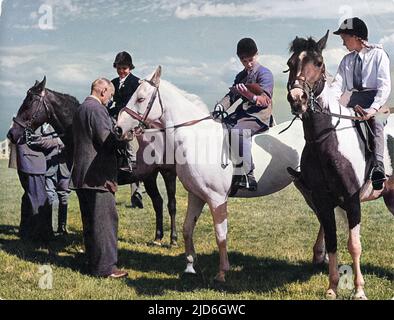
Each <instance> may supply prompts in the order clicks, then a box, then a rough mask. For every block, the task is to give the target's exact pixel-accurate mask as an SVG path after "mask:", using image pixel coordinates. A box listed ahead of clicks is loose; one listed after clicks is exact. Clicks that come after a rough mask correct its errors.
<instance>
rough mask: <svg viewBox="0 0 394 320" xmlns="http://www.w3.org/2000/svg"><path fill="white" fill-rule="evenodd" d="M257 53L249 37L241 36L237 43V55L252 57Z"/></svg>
mask: <svg viewBox="0 0 394 320" xmlns="http://www.w3.org/2000/svg"><path fill="white" fill-rule="evenodd" d="M256 53H257V45H256V42H254V40H253V39H251V38H243V39H241V40H239V42H238V44H237V55H238V57H253V56H254V55H255V54H256Z"/></svg>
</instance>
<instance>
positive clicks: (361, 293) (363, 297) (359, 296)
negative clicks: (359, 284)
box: [352, 290, 368, 300]
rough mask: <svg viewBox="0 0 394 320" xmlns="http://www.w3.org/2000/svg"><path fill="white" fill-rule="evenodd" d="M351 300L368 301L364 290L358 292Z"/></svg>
mask: <svg viewBox="0 0 394 320" xmlns="http://www.w3.org/2000/svg"><path fill="white" fill-rule="evenodd" d="M352 299H353V300H368V298H367V296H366V295H365V292H364V290H358V291H357V292H356V293H355V294H354V295H353V297H352Z"/></svg>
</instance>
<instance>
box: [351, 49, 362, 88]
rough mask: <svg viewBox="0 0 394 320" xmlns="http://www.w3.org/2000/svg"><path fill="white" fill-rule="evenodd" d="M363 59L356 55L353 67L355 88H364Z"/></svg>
mask: <svg viewBox="0 0 394 320" xmlns="http://www.w3.org/2000/svg"><path fill="white" fill-rule="evenodd" d="M362 71H363V61H362V60H361V57H360V55H358V54H357V55H356V58H355V59H354V69H353V88H354V89H357V90H362V89H363V77H362Z"/></svg>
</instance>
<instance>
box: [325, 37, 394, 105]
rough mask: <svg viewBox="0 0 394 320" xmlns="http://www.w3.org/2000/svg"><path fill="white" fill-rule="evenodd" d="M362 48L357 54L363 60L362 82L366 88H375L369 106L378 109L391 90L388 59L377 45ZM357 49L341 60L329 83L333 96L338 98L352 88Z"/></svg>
mask: <svg viewBox="0 0 394 320" xmlns="http://www.w3.org/2000/svg"><path fill="white" fill-rule="evenodd" d="M369 45H370V46H371V47H370V48H363V49H362V50H361V51H360V52H358V54H359V55H360V57H361V60H362V62H363V68H362V82H363V88H365V89H366V90H368V89H372V90H377V94H376V96H375V100H374V102H373V103H372V105H371V108H373V109H375V110H379V109H380V108H381V107H382V106H383V105H384V104H385V103H386V101H387V99H388V98H389V95H390V92H391V79H390V59H389V57H388V55H387V53H386V52H385V51H384V50H383V48H382V47H381V46H379V45H371V44H369ZM356 55H357V51H353V52H350V53H349V54H347V55H346V56H345V57H344V58H343V59H342V61H341V63H340V65H339V68H338V72H337V74H336V76H335V78H334V81H333V83H332V84H331V89H332V91H333V94H334V95H335V98H336V99H337V100H339V99H340V97H341V96H342V94H343V93H345V92H346V91H352V90H353V89H354V88H353V69H354V61H355V58H356Z"/></svg>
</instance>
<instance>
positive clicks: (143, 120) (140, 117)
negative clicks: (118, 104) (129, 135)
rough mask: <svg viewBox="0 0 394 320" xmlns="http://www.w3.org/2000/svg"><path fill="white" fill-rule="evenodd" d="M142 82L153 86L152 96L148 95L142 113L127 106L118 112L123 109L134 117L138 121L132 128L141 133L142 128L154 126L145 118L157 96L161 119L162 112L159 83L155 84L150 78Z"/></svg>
mask: <svg viewBox="0 0 394 320" xmlns="http://www.w3.org/2000/svg"><path fill="white" fill-rule="evenodd" d="M143 82H147V83H149V84H150V85H151V86H152V87H154V90H153V93H152V96H151V97H150V100H149V103H148V106H147V107H146V110H145V112H144V114H140V113H139V112H136V111H134V110H132V109H130V108H128V107H127V106H126V107H124V108H123V109H122V110H120V112H119V113H121V112H122V111H124V112H126V113H128V114H129V115H130V116H131V117H132V118H134V119H135V120H137V121H138V122H139V124H138V126H137V127H136V128H134V130H133V131H135V132H137V133H142V132H143V130H145V129H147V128H149V127H152V126H153V127H154V126H155V125H154V124H153V123H147V119H148V116H149V114H150V112H151V111H152V108H153V104H154V103H155V101H156V98H157V97H158V98H159V104H160V108H161V116H160V118H159V119H161V117H162V116H163V114H164V108H163V101H162V100H161V96H160V91H159V85H157V84H155V83H154V82H152V81H150V80H143Z"/></svg>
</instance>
